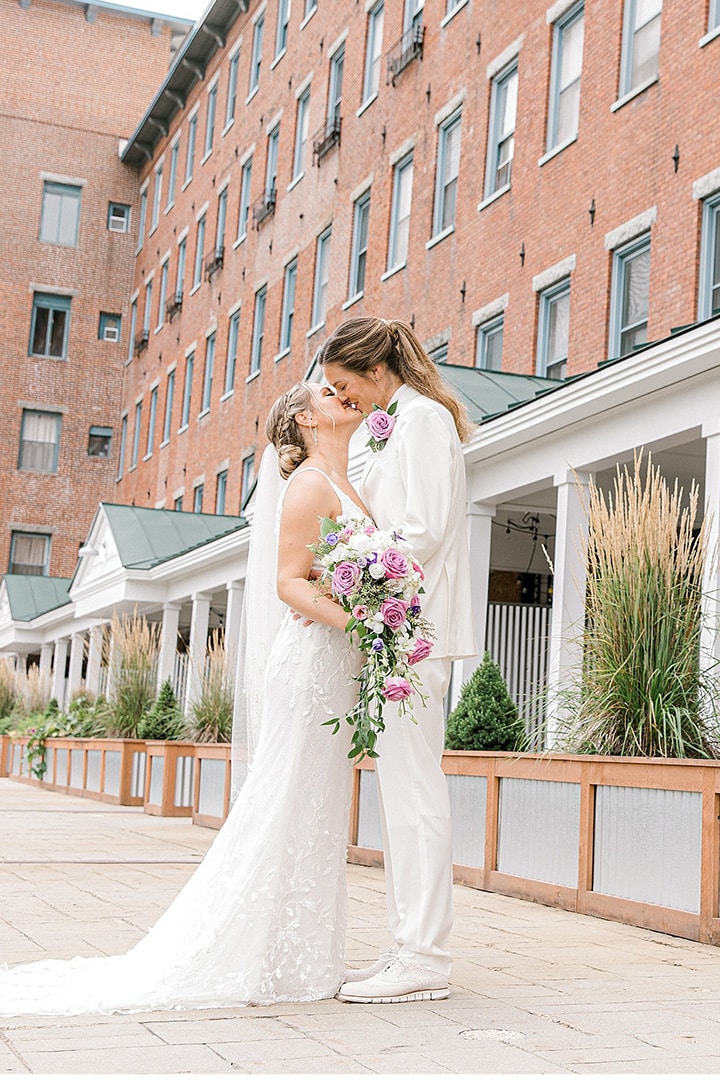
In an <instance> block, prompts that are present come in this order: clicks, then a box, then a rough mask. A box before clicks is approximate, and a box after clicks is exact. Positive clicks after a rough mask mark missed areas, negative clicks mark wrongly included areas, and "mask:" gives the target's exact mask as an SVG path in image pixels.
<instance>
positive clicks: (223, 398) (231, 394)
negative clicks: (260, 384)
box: [220, 388, 235, 401]
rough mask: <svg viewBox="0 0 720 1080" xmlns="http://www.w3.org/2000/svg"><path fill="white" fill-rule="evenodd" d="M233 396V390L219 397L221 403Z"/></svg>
mask: <svg viewBox="0 0 720 1080" xmlns="http://www.w3.org/2000/svg"><path fill="white" fill-rule="evenodd" d="M234 394H235V389H234V388H233V389H232V390H226V391H225V393H224V394H221V395H220V400H221V401H228V400H229V399H230V398H231V397H233V396H234Z"/></svg>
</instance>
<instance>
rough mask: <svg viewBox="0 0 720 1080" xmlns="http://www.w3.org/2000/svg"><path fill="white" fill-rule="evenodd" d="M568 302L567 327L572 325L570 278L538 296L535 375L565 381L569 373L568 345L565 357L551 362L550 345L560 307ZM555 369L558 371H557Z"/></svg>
mask: <svg viewBox="0 0 720 1080" xmlns="http://www.w3.org/2000/svg"><path fill="white" fill-rule="evenodd" d="M565 300H567V304H568V313H567V325H568V327H569V325H570V310H569V307H570V278H563V280H562V281H558V282H556V284H554V285H551V286H550V287H549V288H547V289H543V291H542V292H541V293H539V294H538V345H537V357H536V360H535V374H536V375H540V376H542V377H543V378H545V379H564V378H565V375H566V372H567V360H568V357H567V352H568V350H567V345H568V341H567V340H566V341H565V350H564V353H565V355H564V356H558V357H555V359H553V360H552V362H550V344H551V341H552V335H553V330H554V329H555V328H556V326H557V313H558V311H559V310H560V308H559V305H560V304H562V303H564V302H565ZM555 369H558V370H557V371H556V370H555Z"/></svg>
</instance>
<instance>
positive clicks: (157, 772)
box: [148, 754, 165, 806]
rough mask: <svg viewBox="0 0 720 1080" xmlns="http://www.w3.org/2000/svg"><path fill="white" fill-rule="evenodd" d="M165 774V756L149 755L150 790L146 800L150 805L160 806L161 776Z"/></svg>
mask: <svg viewBox="0 0 720 1080" xmlns="http://www.w3.org/2000/svg"><path fill="white" fill-rule="evenodd" d="M164 775H165V758H164V757H160V756H159V755H155V754H151V755H150V790H149V793H148V802H149V803H151V805H152V806H160V805H161V803H162V791H163V777H164Z"/></svg>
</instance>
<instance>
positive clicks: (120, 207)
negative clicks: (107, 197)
mask: <svg viewBox="0 0 720 1080" xmlns="http://www.w3.org/2000/svg"><path fill="white" fill-rule="evenodd" d="M114 221H122V223H123V228H122V229H116V228H115V227H114V225H113V222H114ZM107 227H108V231H109V232H118V233H126V232H130V207H129V206H128V204H127V203H119V202H109V203H108V215H107Z"/></svg>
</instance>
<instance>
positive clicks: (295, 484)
mask: <svg viewBox="0 0 720 1080" xmlns="http://www.w3.org/2000/svg"><path fill="white" fill-rule="evenodd" d="M338 506H339V500H338V497H337V495H336V494H335V491H334V489H333V487H332V485H331V483H330V481H329V480H328V478H327V477H326V476H325V475H324V473H321V472H318V471H317V469H302V468H298V469H297V470H296V472H295V473H293V476H292V478H291V480H290V481H288V489H287V491H286V492H285V501H284V504H283V515H284V516H285V514H286V513H287V514H290V515H292V516H293V517H294V516H296V515H298V516H303V515H305V514H313V515H314V516H315V517H331V516H332V515H333V514H335V513H336V512H337V508H338Z"/></svg>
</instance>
